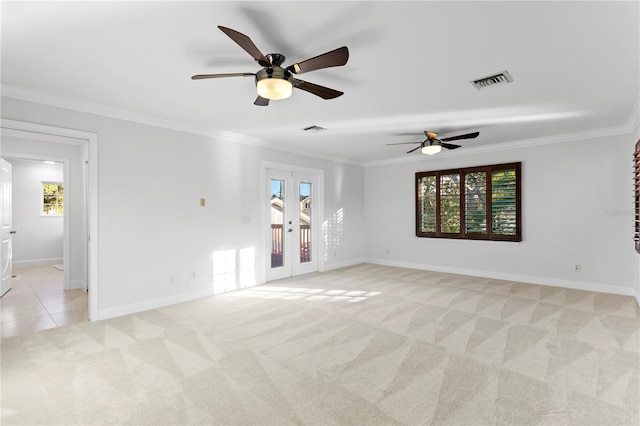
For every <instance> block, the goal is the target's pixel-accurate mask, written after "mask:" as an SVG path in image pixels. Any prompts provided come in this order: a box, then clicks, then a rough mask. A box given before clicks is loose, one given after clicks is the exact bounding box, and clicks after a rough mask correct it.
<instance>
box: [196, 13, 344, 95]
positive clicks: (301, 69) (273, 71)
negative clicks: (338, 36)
mask: <svg viewBox="0 0 640 426" xmlns="http://www.w3.org/2000/svg"><path fill="white" fill-rule="evenodd" d="M218 28H220V30H221V31H222V32H223V33H225V34H226V35H227V36H229V38H231V40H233V41H235V42H236V43H237V44H238V46H240V47H241V48H242V49H244V50H245V51H246V52H247V53H248V54H249V55H251V57H252V58H253V59H255V61H256V62H258V64H260V65H261V66H262V67H263V68H262V69H261V70H260V71H258V72H256V73H251V72H239V73H227V74H196V75H194V76H192V77H191V79H192V80H202V79H206V78H225V77H249V76H253V77H255V81H256V87H257V90H258V97H257V98H256V100H255V102H254V105H258V106H267V105H269V101H270V100H278V99H285V98H288V97H289V96H291V92H292V89H293V88H294V87H295V88H296V89H300V90H304V91H305V92H309V93H312V94H314V95H316V96H319V97H321V98H322V99H334V98H337V97H338V96H340V95H342V94H343V92H340V91H338V90H334V89H330V88H328V87H324V86H320V85H318V84H314V83H309V82H307V81H302V80H299V79H297V78H295V77H294V76H293V75H294V74H296V75H297V74H304V73H305V72H309V71H315V70H319V69H323V68H330V67H339V66H342V65H344V64H346V63H347V61H348V60H349V49H347V47H346V46H343V47H339V48H338V49H335V50H332V51H330V52H326V53H323V54H322V55H318V56H314V57H313V58H309V59H306V60H304V61H301V62H297V63H295V64H292V65H289V66H288V67H286V68H283V67H282V64H283V63H284V61H285V57H284V55H281V54H280V53H269V54H268V55H264V54H262V52H260V50H259V49H258V48H257V47H256V45H255V44H253V42H252V41H251V39H250V38H249V37H247V36H246V35H244V34H242V33H240V32H238V31H236V30H232V29H231V28H227V27H223V26H220V25H219V26H218Z"/></svg>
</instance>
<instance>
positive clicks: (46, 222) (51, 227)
mask: <svg viewBox="0 0 640 426" xmlns="http://www.w3.org/2000/svg"><path fill="white" fill-rule="evenodd" d="M8 161H9V162H10V163H11V165H12V167H11V169H12V185H13V191H12V194H13V197H12V213H13V216H12V220H13V229H14V230H16V231H17V233H16V234H15V235H14V236H13V238H12V239H13V266H14V267H17V266H29V265H44V264H48V263H62V254H63V253H62V237H63V230H64V229H63V217H62V216H41V215H40V212H41V209H42V182H59V183H62V182H63V181H64V175H63V167H62V164H60V163H57V164H44V163H43V162H42V161H33V160H20V159H15V158H9V159H8Z"/></svg>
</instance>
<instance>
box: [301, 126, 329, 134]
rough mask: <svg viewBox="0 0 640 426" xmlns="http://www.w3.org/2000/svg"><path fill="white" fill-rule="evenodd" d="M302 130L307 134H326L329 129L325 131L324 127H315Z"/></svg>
mask: <svg viewBox="0 0 640 426" xmlns="http://www.w3.org/2000/svg"><path fill="white" fill-rule="evenodd" d="M302 130H304V131H305V132H309V133H320V132H324V131H325V130H327V129H325V128H324V127H320V126H315V125H313V126H309V127H305V128H304V129H302Z"/></svg>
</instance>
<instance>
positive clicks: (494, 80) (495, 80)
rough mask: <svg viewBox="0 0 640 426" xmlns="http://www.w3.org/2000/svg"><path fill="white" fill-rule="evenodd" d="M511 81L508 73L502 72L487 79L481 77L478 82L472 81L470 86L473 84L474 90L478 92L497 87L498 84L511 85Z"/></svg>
mask: <svg viewBox="0 0 640 426" xmlns="http://www.w3.org/2000/svg"><path fill="white" fill-rule="evenodd" d="M512 81H513V78H511V76H510V75H509V72H508V71H503V72H501V73H498V74H495V75H490V76H489V77H483V78H479V79H478V80H473V81H472V82H471V84H473V86H474V87H475V88H476V89H478V90H480V89H485V88H487V87H491V86H497V85H499V84H507V83H511V82H512Z"/></svg>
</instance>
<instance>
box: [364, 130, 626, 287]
mask: <svg viewBox="0 0 640 426" xmlns="http://www.w3.org/2000/svg"><path fill="white" fill-rule="evenodd" d="M634 143H635V141H634V140H633V137H632V136H631V135H626V136H615V137H608V138H606V139H605V140H603V139H590V140H579V141H575V142H567V143H559V144H549V145H543V146H538V147H529V148H522V149H511V150H503V151H494V152H485V153H480V152H477V151H476V152H475V153H472V152H470V153H469V154H468V155H465V154H464V153H463V152H461V153H460V154H457V151H456V152H455V154H454V153H452V155H449V156H445V155H442V156H435V157H427V156H423V157H420V161H416V162H407V163H401V164H395V165H385V166H372V167H368V168H366V170H365V210H366V211H367V215H366V228H367V229H368V230H370V231H369V232H367V234H366V235H367V238H366V244H365V245H366V247H367V257H368V258H369V260H371V261H373V262H379V263H387V264H396V265H403V266H411V267H416V268H423V269H430V270H439V271H445V272H454V273H461V274H470V275H478V276H486V277H495V278H503V279H509V280H520V281H524V282H533V283H540V284H549V285H561V286H566V287H574V288H584V289H591V290H596V291H604V292H613V293H619V294H627V295H637V294H638V268H637V254H636V253H635V251H634V246H633V241H632V229H633V214H632V211H633V198H632V169H631V158H632V153H633V144H634ZM516 161H521V162H522V200H523V206H522V207H523V210H522V220H523V241H522V242H520V243H509V242H491V241H465V240H448V239H435V238H417V237H415V225H414V223H415V221H414V217H415V213H414V212H415V210H414V204H415V201H414V199H415V196H414V188H415V172H417V171H428V170H440V169H448V168H456V167H467V166H476V165H488V164H499V163H508V162H516ZM387 250H389V253H387ZM575 264H580V265H581V272H575V271H574V265H575Z"/></svg>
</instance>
